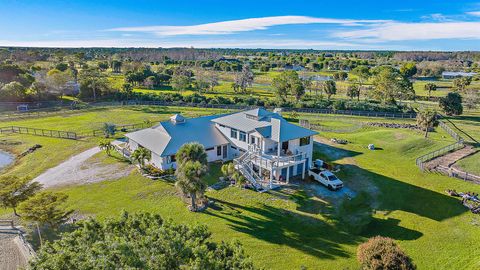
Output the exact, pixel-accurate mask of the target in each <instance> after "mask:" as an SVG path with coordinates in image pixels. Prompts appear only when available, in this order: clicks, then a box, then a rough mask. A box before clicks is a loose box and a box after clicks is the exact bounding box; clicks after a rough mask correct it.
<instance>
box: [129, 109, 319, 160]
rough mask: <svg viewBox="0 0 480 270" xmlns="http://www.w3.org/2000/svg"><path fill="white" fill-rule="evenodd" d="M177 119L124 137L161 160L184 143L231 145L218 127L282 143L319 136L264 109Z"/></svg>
mask: <svg viewBox="0 0 480 270" xmlns="http://www.w3.org/2000/svg"><path fill="white" fill-rule="evenodd" d="M179 119H184V118H183V116H181V115H174V116H172V117H171V120H170V121H165V122H161V123H160V124H159V125H157V126H154V127H152V128H147V129H143V130H139V131H135V132H132V133H128V134H126V135H125V136H126V137H128V138H129V139H130V140H132V141H135V142H137V143H138V144H140V145H142V146H143V147H145V148H147V149H149V150H151V151H152V152H154V153H156V154H158V155H160V156H169V155H173V154H175V153H176V152H177V151H178V149H179V148H180V147H181V146H182V145H183V144H185V143H189V142H199V143H200V144H202V145H203V146H204V147H205V148H210V147H213V146H217V145H223V144H227V143H229V140H228V139H227V138H226V137H225V136H224V135H223V134H222V133H221V132H220V130H218V129H217V128H216V127H215V123H218V124H220V125H225V126H228V127H231V128H235V129H237V130H241V131H244V132H251V131H257V132H258V133H260V134H261V135H262V136H263V137H265V138H270V139H272V140H274V141H276V142H283V141H288V140H292V139H298V138H302V137H308V136H313V135H315V134H317V132H315V131H312V130H310V129H306V128H303V127H300V126H297V125H294V124H291V123H289V122H288V121H287V120H285V119H283V118H282V117H281V116H280V115H279V114H277V113H272V112H270V111H267V110H265V109H263V108H259V109H253V110H247V111H242V112H238V113H233V114H226V115H225V114H224V115H211V116H203V117H198V118H190V119H184V121H183V122H178V120H179Z"/></svg>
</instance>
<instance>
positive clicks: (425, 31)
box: [333, 22, 480, 41]
mask: <svg viewBox="0 0 480 270" xmlns="http://www.w3.org/2000/svg"><path fill="white" fill-rule="evenodd" d="M333 36H334V37H339V38H345V39H353V40H356V39H374V40H377V41H405V40H434V39H480V22H438V23H384V24H377V25H372V26H369V27H367V29H360V30H352V31H342V32H336V33H333Z"/></svg>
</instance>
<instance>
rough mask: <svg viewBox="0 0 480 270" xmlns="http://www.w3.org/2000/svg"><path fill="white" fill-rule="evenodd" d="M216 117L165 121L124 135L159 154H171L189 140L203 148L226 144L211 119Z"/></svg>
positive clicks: (226, 141) (225, 140)
mask: <svg viewBox="0 0 480 270" xmlns="http://www.w3.org/2000/svg"><path fill="white" fill-rule="evenodd" d="M216 117H218V115H210V116H203V117H198V118H190V119H186V120H185V122H183V123H176V124H175V123H172V122H171V121H165V122H161V123H160V124H159V125H157V126H154V127H152V128H147V129H143V130H139V131H136V132H132V133H128V134H126V135H125V136H126V137H128V138H129V139H131V140H133V141H135V142H137V143H139V144H140V145H142V146H143V147H145V148H148V149H149V150H151V151H152V152H154V153H156V154H158V155H160V156H169V155H173V154H175V153H176V152H177V151H178V149H179V148H180V147H181V146H182V145H184V144H185V143H189V142H198V143H200V144H202V145H203V146H204V147H205V148H209V147H213V146H216V145H222V144H227V143H229V141H228V140H227V139H226V138H225V137H224V136H223V134H222V133H221V132H220V131H219V130H218V129H217V128H216V127H215V123H213V122H212V121H211V120H212V119H213V118H216Z"/></svg>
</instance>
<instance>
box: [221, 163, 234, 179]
mask: <svg viewBox="0 0 480 270" xmlns="http://www.w3.org/2000/svg"><path fill="white" fill-rule="evenodd" d="M221 170H222V174H223V176H225V178H230V177H231V176H232V175H233V173H234V172H235V165H234V164H233V163H232V162H230V163H228V164H223V165H222V168H221Z"/></svg>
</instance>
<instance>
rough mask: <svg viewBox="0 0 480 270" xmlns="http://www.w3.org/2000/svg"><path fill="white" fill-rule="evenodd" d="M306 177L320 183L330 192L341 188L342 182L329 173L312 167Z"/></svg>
mask: <svg viewBox="0 0 480 270" xmlns="http://www.w3.org/2000/svg"><path fill="white" fill-rule="evenodd" d="M308 175H309V176H310V178H312V179H313V180H315V181H317V182H320V183H321V184H322V185H324V186H326V187H327V188H328V189H330V190H339V189H341V188H342V187H343V182H342V180H340V179H338V177H336V176H335V174H333V173H332V172H331V171H328V170H324V169H322V168H317V167H313V168H311V169H310V170H308Z"/></svg>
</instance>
